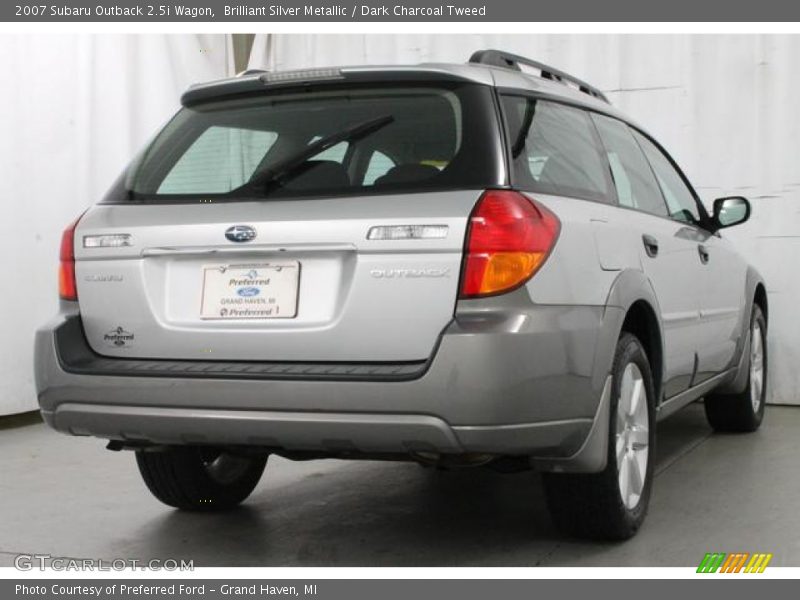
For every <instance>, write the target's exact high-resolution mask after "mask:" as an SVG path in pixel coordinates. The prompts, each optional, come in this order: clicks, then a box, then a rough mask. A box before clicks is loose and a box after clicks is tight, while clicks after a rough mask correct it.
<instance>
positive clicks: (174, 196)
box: [75, 82, 503, 362]
mask: <svg viewBox="0 0 800 600" xmlns="http://www.w3.org/2000/svg"><path fill="white" fill-rule="evenodd" d="M491 108H492V105H491V95H490V90H489V88H486V87H483V86H480V85H476V84H468V83H452V82H450V83H446V84H445V83H441V84H436V85H433V84H425V85H413V84H408V83H404V84H403V85H402V86H398V85H394V86H392V85H388V86H387V85H382V86H381V87H380V88H376V87H374V86H373V87H370V86H369V85H363V84H361V85H359V86H349V87H346V88H343V87H341V86H333V87H331V86H321V87H319V88H318V89H317V88H315V89H312V90H311V91H310V92H309V91H303V92H302V93H298V92H295V91H292V90H283V89H282V90H280V91H270V92H268V93H260V94H259V95H257V96H248V97H245V98H237V99H234V100H223V101H219V100H215V101H211V102H204V103H203V104H202V105H197V106H190V107H185V108H184V109H182V110H181V111H180V112H179V113H178V115H177V116H176V117H175V118H174V119H173V120H172V121H171V122H170V123H169V124H168V125H167V127H166V128H165V129H164V130H163V131H162V132H161V133H160V134H159V135H158V136H157V137H156V139H155V140H154V142H153V143H152V145H151V146H150V147H149V148H148V149H147V150H146V151H145V152H144V153H143V155H142V158H141V159H140V160H139V161H137V163H136V164H134V165H133V166H132V167H131V169H130V172H129V173H128V174H127V175H126V176H125V177H123V178H122V179H121V180H120V183H119V185H118V186H117V188H116V189H115V190H114V191H113V192H112V193H111V194H110V196H109V198H108V201H107V202H106V203H104V204H100V205H98V206H96V207H94V208H93V209H92V210H90V211H89V212H88V213H87V214H86V215H85V216H84V217H83V218H82V219H81V221H80V223H79V225H78V228H77V230H76V234H75V246H76V248H75V251H76V278H77V286H78V298H79V303H80V310H81V314H82V319H83V324H84V329H85V332H86V336H87V339H88V341H89V344H90V345H91V346H92V348H93V349H94V350H95V351H96V352H98V353H99V354H103V355H107V356H119V357H123V356H124V357H130V358H161V359H202V360H253V361H297V362H300V361H302V362H310V361H324V362H385V361H391V362H397V361H414V360H422V359H425V358H427V357H429V356H430V355H431V353H432V351H433V349H434V347H435V344H436V340H437V338H438V336H439V334H440V333H441V331H442V330H443V328H444V327H445V326H446V325H447V324H448V323H449V321H450V320H451V319H452V317H453V311H454V306H455V302H456V299H457V296H458V285H459V275H460V268H461V259H462V252H463V244H464V236H465V231H466V227H467V221H468V219H469V215H470V212H471V211H472V209H473V207H474V205H475V202H476V201H477V200H478V198H479V197H480V195H481V192H482V190H483V189H485V188H486V187H491V186H495V185H499V184H502V183H503V182H502V181H498V180H497V178H498V173H502V171H503V169H502V168H501V166H500V165H501V163H502V158H501V157H502V153H501V151H500V147H499V135H498V134H497V131H498V126H497V124H496V122H495V118H494V116H493V115H494V114H495V111H493V110H492V109H491ZM466 124H469V126H466Z"/></svg>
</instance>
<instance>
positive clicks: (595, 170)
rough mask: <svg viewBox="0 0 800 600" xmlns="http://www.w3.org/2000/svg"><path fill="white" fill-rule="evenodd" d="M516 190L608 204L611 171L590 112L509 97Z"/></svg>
mask: <svg viewBox="0 0 800 600" xmlns="http://www.w3.org/2000/svg"><path fill="white" fill-rule="evenodd" d="M503 106H504V111H505V115H506V121H507V123H508V129H509V142H510V144H511V154H512V159H513V167H514V178H515V184H516V185H517V186H519V187H520V188H522V189H526V190H530V191H534V192H536V191H538V192H542V193H545V194H556V195H560V196H574V197H578V198H587V199H590V200H600V201H609V196H610V194H609V187H610V182H609V181H608V176H607V168H606V166H605V161H604V160H603V155H602V153H601V151H600V148H599V143H598V141H597V137H596V134H595V133H594V130H593V125H592V123H591V121H590V120H589V116H588V115H587V114H586V112H584V111H582V110H579V109H576V108H572V107H569V106H564V105H561V104H557V103H554V102H547V101H544V100H536V99H532V98H525V97H522V96H504V97H503Z"/></svg>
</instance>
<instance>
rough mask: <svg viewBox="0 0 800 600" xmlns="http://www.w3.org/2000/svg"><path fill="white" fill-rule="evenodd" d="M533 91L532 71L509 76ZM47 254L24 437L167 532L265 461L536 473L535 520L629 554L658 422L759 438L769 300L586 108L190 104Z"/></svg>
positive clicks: (382, 76) (617, 124)
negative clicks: (46, 317)
mask: <svg viewBox="0 0 800 600" xmlns="http://www.w3.org/2000/svg"><path fill="white" fill-rule="evenodd" d="M532 72H533V73H535V75H534V74H532ZM182 104H183V108H182V109H181V110H180V111H179V112H178V113H177V115H176V116H175V117H174V118H173V119H172V120H171V121H170V122H169V123H168V124H167V125H166V126H165V127H164V129H163V131H161V132H160V133H159V134H158V135H157V136H156V137H155V139H154V140H153V141H152V143H150V144H149V146H148V147H147V148H146V149H145V150H144V151H143V152H142V153H141V154H140V155H139V156H138V157H137V158H136V159H135V160H134V161H133V163H132V164H131V165H130V167H129V168H128V169H127V171H126V172H125V173H124V174H123V175H122V176H121V177H120V179H119V180H118V182H117V183H116V184H115V185H114V186H113V187H112V189H111V190H110V191H109V193H108V195H107V196H106V197H105V198H104V199H103V201H102V202H100V203H99V204H97V205H96V206H94V207H92V208H91V209H89V210H88V211H87V212H86V213H84V214H83V216H82V217H80V219H79V220H78V221H76V222H75V223H74V224H73V225H72V226H70V227H69V228H68V229H67V230H66V231H65V233H64V237H63V242H62V248H61V271H60V294H61V298H62V300H63V301H62V311H61V314H60V315H59V316H58V317H57V319H56V320H54V321H53V322H52V323H50V324H49V325H48V326H46V327H44V328H43V329H41V330H40V331H39V332H38V333H37V338H36V382H37V387H38V393H39V402H40V404H41V408H42V414H43V415H44V418H45V420H46V421H47V423H49V424H50V425H51V426H52V427H54V428H55V429H57V430H59V431H62V432H65V433H70V434H74V435H93V436H97V437H100V438H106V439H109V440H111V442H110V444H109V446H110V447H111V448H112V449H120V448H130V449H134V450H135V451H136V459H137V462H138V465H139V469H140V470H141V474H142V476H143V478H144V481H145V483H146V484H147V486H148V487H149V489H150V490H151V491H152V493H153V494H154V495H155V496H156V497H157V498H158V499H160V500H161V501H163V502H165V503H166V504H168V505H170V506H175V507H178V508H183V509H201V510H208V509H222V508H228V507H231V506H232V505H235V504H237V503H239V502H241V501H242V500H244V499H245V498H246V497H247V496H248V495H249V494H250V492H251V491H252V490H253V488H254V486H255V485H256V483H257V482H258V480H259V478H260V476H261V474H262V472H263V470H264V467H265V464H266V460H267V456H268V455H270V454H278V455H281V456H284V457H288V458H292V459H301V460H302V459H308V458H315V457H341V458H388V459H399V460H403V459H414V460H417V461H420V462H423V463H428V464H435V465H444V466H453V465H474V466H477V465H490V466H494V467H495V468H498V469H503V470H506V471H508V470H523V469H529V468H535V469H539V470H542V471H545V473H546V474H545V476H544V483H545V486H546V495H547V499H548V504H549V507H550V509H551V512H552V514H553V516H554V519H555V521H556V523H558V524H559V525H560V526H561V527H563V528H564V529H566V530H567V531H571V532H573V533H577V534H581V535H592V536H599V537H605V538H626V537H629V536H631V535H633V534H634V533H635V532H636V530H637V529H638V527H639V526H640V524H641V523H642V521H643V519H644V515H645V512H646V510H647V504H648V500H649V496H650V490H651V486H652V480H653V464H654V442H655V437H654V434H655V424H656V421H657V420H658V419H660V418H662V417H665V416H667V415H669V414H670V413H672V412H674V411H675V410H676V409H678V408H680V407H682V406H684V405H686V404H687V403H689V402H692V401H693V400H696V399H698V398H700V397H705V410H706V414H707V415H708V419H709V421H710V423H711V425H712V426H713V427H714V428H715V429H718V430H726V431H752V430H755V429H756V428H757V427H758V426H759V424H760V422H761V419H762V416H763V414H764V404H765V391H766V373H767V354H766V331H767V297H766V293H765V288H764V284H763V282H762V280H761V278H760V277H759V275H758V273H757V272H756V271H755V270H754V269H753V268H752V267H750V266H748V265H747V264H746V263H745V261H744V260H743V259H742V258H741V257H740V256H739V255H738V254H737V253H736V252H735V251H734V249H733V248H732V246H731V244H730V243H729V242H728V241H726V240H725V239H724V238H723V237H721V236H720V235H719V233H718V231H719V230H720V229H721V228H723V227H727V226H730V225H734V224H736V223H741V222H743V221H745V220H746V219H747V218H748V216H749V214H750V206H749V204H748V202H747V200H745V199H744V198H739V197H732V198H722V199H719V200H717V201H716V202H715V203H714V214H713V215H709V214H707V212H706V210H705V209H704V208H703V205H702V204H701V203H700V202H699V201H698V199H697V196H696V194H695V192H694V191H693V189H692V187H691V186H690V185H689V183H688V182H687V180H686V178H685V177H684V176H683V174H682V173H681V172H680V170H679V169H678V167H677V166H676V165H675V163H674V162H673V161H672V160H671V159H670V157H669V156H668V155H667V154H666V153H665V152H664V150H663V149H662V148H661V147H660V146H659V145H658V143H657V142H655V141H654V140H653V139H652V138H651V137H650V136H648V135H647V134H646V133H645V132H644V131H643V130H642V129H640V128H639V127H638V126H636V125H634V124H632V123H631V122H630V121H629V120H628V119H627V118H626V117H624V116H623V115H621V114H620V113H619V112H617V111H616V110H614V109H613V108H612V107H611V106H610V105H609V103H608V102H607V101H606V99H605V97H604V96H603V94H602V93H601V92H600V91H598V90H597V89H595V88H593V87H592V86H590V85H588V84H586V83H584V82H582V81H580V80H577V79H575V78H574V77H572V76H570V75H567V74H566V73H562V72H560V71H557V70H555V69H552V68H550V67H547V66H546V65H541V64H539V63H535V62H534V61H530V60H528V59H525V58H522V57H518V56H514V55H509V54H505V53H502V52H498V51H491V50H488V51H482V52H478V53H476V54H475V55H474V56H473V57H472V59H471V60H470V63H469V64H466V65H420V66H412V67H388V68H385V67H384V68H376V67H356V68H342V69H330V70H306V71H296V72H282V73H265V72H247V73H244V74H242V75H241V76H239V77H236V78H232V79H229V80H225V81H219V82H213V83H209V84H204V85H199V86H195V87H192V88H191V89H190V90H189V91H187V92H186V93H185V94H184V96H183V98H182Z"/></svg>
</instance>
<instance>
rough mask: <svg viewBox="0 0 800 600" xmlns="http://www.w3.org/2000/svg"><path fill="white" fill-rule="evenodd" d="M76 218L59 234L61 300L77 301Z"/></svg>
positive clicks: (59, 290)
mask: <svg viewBox="0 0 800 600" xmlns="http://www.w3.org/2000/svg"><path fill="white" fill-rule="evenodd" d="M82 216H83V215H81V217H82ZM81 217H78V218H77V219H75V221H73V222H72V223H71V224H70V225H69V226H68V227H67V228H66V229H65V230H64V233H63V234H61V251H60V252H59V260H60V263H59V268H58V295H59V297H60V298H61V299H62V300H73V301H74V300H77V299H78V285H77V283H76V281H75V228H76V227H77V226H78V221H80V220H81Z"/></svg>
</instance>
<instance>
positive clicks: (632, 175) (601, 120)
mask: <svg viewBox="0 0 800 600" xmlns="http://www.w3.org/2000/svg"><path fill="white" fill-rule="evenodd" d="M592 119H594V121H595V124H596V125H597V130H598V131H599V132H600V138H601V139H602V140H603V146H605V150H606V153H607V155H608V163H609V166H610V167H611V174H612V176H613V177H614V184H615V186H616V188H617V198H618V199H619V203H620V204H621V205H622V206H627V207H630V208H636V209H638V210H642V211H644V212H648V213H650V214H654V215H659V216H664V217H665V216H667V207H666V205H665V204H664V198H663V197H662V196H661V189H660V188H659V187H658V182H657V181H656V178H655V176H654V175H653V170H652V169H651V168H650V164H649V163H648V162H647V159H646V158H645V156H644V154H643V153H642V150H641V148H639V144H637V143H636V140H635V139H634V137H633V134H632V133H631V131H630V129H629V128H628V126H627V125H625V124H624V123H622V122H621V121H617V120H616V119H612V118H610V117H606V116H604V115H599V114H593V115H592Z"/></svg>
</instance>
